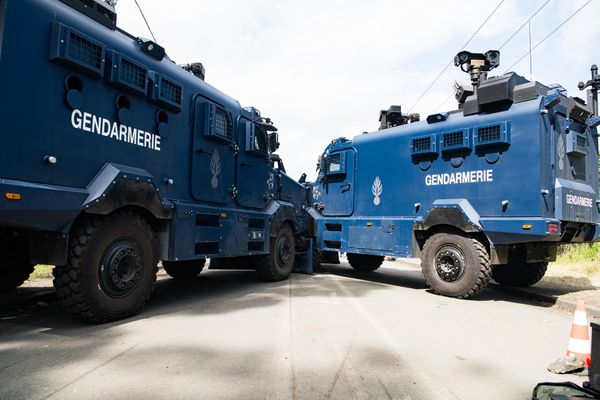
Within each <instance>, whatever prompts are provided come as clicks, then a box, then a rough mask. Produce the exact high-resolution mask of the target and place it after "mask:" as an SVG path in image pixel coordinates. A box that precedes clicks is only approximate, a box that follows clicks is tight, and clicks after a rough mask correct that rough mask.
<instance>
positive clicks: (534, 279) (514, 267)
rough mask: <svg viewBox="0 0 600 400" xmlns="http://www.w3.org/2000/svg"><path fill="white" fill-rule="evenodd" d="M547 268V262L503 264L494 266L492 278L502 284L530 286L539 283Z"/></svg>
mask: <svg viewBox="0 0 600 400" xmlns="http://www.w3.org/2000/svg"><path fill="white" fill-rule="evenodd" d="M547 270H548V263H547V262H535V263H529V264H520V263H517V264H509V265H502V266H497V267H494V269H493V270H492V279H493V280H494V281H496V282H497V283H498V284H500V285H502V286H513V287H528V286H531V285H535V284H536V283H538V282H539V281H540V280H541V279H542V278H543V277H544V275H545V274H546V271H547Z"/></svg>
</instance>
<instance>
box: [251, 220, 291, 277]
mask: <svg viewBox="0 0 600 400" xmlns="http://www.w3.org/2000/svg"><path fill="white" fill-rule="evenodd" d="M270 250H271V252H270V253H269V254H267V255H265V256H260V257H257V258H256V261H255V266H256V273H257V274H258V276H259V278H260V279H262V280H264V281H267V282H275V281H281V280H284V279H287V278H288V277H289V276H290V274H291V273H292V269H293V268H294V258H295V257H296V249H295V244H294V234H293V233H292V230H291V228H290V227H289V226H288V225H282V226H281V228H280V229H279V232H277V236H276V237H274V238H271V248H270Z"/></svg>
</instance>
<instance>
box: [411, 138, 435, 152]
mask: <svg viewBox="0 0 600 400" xmlns="http://www.w3.org/2000/svg"><path fill="white" fill-rule="evenodd" d="M430 149H431V137H423V138H417V139H413V152H422V151H428V150H430Z"/></svg>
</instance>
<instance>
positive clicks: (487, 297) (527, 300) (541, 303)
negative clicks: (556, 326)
mask: <svg viewBox="0 0 600 400" xmlns="http://www.w3.org/2000/svg"><path fill="white" fill-rule="evenodd" d="M319 273H324V274H332V275H338V276H343V277H347V278H353V279H360V280H363V281H368V282H376V283H381V284H386V285H393V286H399V287H406V288H409V289H416V290H423V291H426V292H428V293H430V294H431V295H436V294H435V293H434V292H433V291H432V290H431V289H429V288H428V286H427V284H426V283H425V279H424V278H423V276H422V275H421V272H420V270H418V269H407V268H402V267H398V268H394V267H389V268H384V269H379V270H377V271H375V272H360V271H355V270H353V269H352V268H351V267H350V266H349V265H347V264H345V263H342V264H340V265H332V264H324V265H322V266H321V269H320V272H319ZM578 290H581V289H578ZM555 294H558V293H554V292H552V291H549V290H545V289H544V290H539V289H538V290H536V291H535V292H534V291H529V290H527V291H524V290H521V289H518V288H510V287H502V286H500V285H498V284H496V283H494V282H493V281H492V282H490V284H489V285H488V287H487V288H486V289H485V290H484V291H483V292H481V293H480V294H479V295H477V296H476V297H474V298H472V299H468V300H461V301H480V302H490V301H506V302H510V303H518V304H523V305H531V306H536V307H544V308H549V307H552V306H554V305H555V304H556V301H557V298H556V297H554V298H553V297H552V296H554V295H555ZM561 294H562V293H561Z"/></svg>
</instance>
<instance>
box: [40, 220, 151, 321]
mask: <svg viewBox="0 0 600 400" xmlns="http://www.w3.org/2000/svg"><path fill="white" fill-rule="evenodd" d="M124 216H127V217H132V218H134V219H137V220H139V223H140V224H141V225H142V226H143V227H144V229H147V230H148V231H150V232H152V228H151V227H150V225H148V223H147V222H146V221H145V220H144V219H143V218H141V217H140V216H138V215H137V214H134V213H130V212H125V211H119V212H116V213H113V214H110V215H107V216H94V217H89V218H85V219H84V220H83V221H81V222H80V224H79V225H78V226H76V227H75V229H74V230H73V231H72V232H71V234H70V238H69V249H68V256H67V264H65V265H64V266H56V267H55V268H54V270H53V271H52V274H53V275H54V280H53V284H54V288H55V290H56V296H57V297H58V300H59V301H60V303H61V305H62V307H63V308H65V309H66V310H67V311H68V312H70V313H71V314H73V315H75V316H77V317H79V318H81V319H84V320H86V321H89V322H95V323H103V322H108V321H113V320H114V319H115V318H112V317H110V316H108V315H100V314H98V313H95V312H94V311H93V310H92V309H91V307H90V305H89V303H88V301H87V299H86V298H85V295H84V293H83V291H84V290H83V285H84V284H85V283H84V282H83V281H82V279H81V269H82V267H83V266H82V261H83V258H84V254H85V251H86V247H88V245H89V243H90V240H91V239H92V238H93V237H94V235H95V233H96V232H97V231H98V229H99V228H100V226H101V225H102V224H104V223H107V222H109V221H110V220H113V219H121V218H123V217H124ZM152 237H153V243H152V246H153V247H154V248H156V249H158V241H157V239H156V236H155V235H154V234H152ZM156 254H158V252H156ZM152 265H153V268H154V271H153V274H152V276H153V277H154V281H153V285H152V290H153V289H154V282H156V273H157V271H158V258H156V260H153V262H152ZM152 290H151V291H152ZM149 298H150V295H149V294H148V295H147V296H144V297H142V298H140V300H139V301H138V304H137V305H136V306H135V307H134V308H133V309H132V310H131V312H130V313H129V314H128V316H131V315H134V314H136V313H137V312H139V310H140V309H141V308H142V307H144V305H145V304H146V302H147V301H148V299H149Z"/></svg>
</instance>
